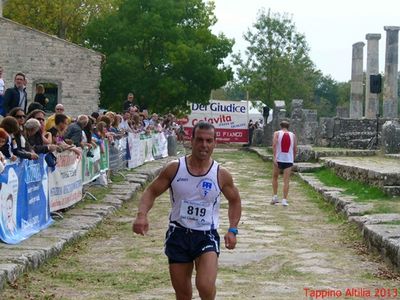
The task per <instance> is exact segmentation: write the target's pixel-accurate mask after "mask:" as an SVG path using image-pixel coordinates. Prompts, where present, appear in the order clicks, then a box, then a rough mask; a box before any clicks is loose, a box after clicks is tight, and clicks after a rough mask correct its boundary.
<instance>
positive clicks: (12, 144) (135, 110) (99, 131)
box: [0, 67, 181, 171]
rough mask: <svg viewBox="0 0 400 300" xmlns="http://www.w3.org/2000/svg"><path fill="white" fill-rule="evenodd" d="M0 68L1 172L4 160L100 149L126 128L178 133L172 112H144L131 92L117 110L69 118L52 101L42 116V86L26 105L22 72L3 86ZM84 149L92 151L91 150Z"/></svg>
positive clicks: (121, 133)
mask: <svg viewBox="0 0 400 300" xmlns="http://www.w3.org/2000/svg"><path fill="white" fill-rule="evenodd" d="M2 73H3V69H2V68H1V67H0V115H1V116H3V119H2V120H1V122H0V162H1V163H0V171H2V170H1V169H4V166H5V163H6V159H8V160H10V161H15V160H17V159H18V158H20V159H29V160H35V159H38V154H40V153H44V154H46V153H49V152H54V151H59V152H62V151H65V150H71V151H74V152H75V153H76V155H77V156H80V155H82V153H83V152H82V149H89V150H90V149H91V148H93V147H100V150H101V152H104V140H105V139H107V140H108V141H109V142H110V143H111V144H112V143H113V141H114V140H115V139H118V138H121V137H123V136H124V135H126V134H128V133H129V132H132V133H143V134H152V133H153V132H164V133H165V135H166V136H169V135H172V134H175V133H177V134H178V135H179V134H181V133H180V128H179V126H178V125H177V124H176V118H175V116H174V115H172V114H167V115H165V116H162V117H160V116H159V115H158V114H156V113H153V114H151V115H149V114H148V111H147V109H140V107H139V105H138V104H137V103H135V95H134V93H129V94H128V96H127V99H126V101H125V102H123V105H122V107H121V112H112V111H107V112H104V113H102V114H100V113H98V112H93V113H92V114H91V115H79V116H77V117H76V118H73V117H71V116H69V115H68V112H67V111H65V107H64V106H63V105H62V104H57V105H56V106H55V113H54V114H52V115H50V116H47V115H46V104H47V103H48V99H47V98H46V96H45V89H44V86H43V85H38V86H37V87H36V95H35V98H34V101H33V102H32V103H31V104H29V105H28V99H27V93H26V90H25V88H26V85H27V79H26V77H25V75H24V74H23V73H17V74H16V75H15V77H14V86H13V87H9V88H7V89H6V85H5V83H4V80H3V79H2ZM87 153H88V156H90V155H91V151H88V152H87Z"/></svg>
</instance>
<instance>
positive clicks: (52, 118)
mask: <svg viewBox="0 0 400 300" xmlns="http://www.w3.org/2000/svg"><path fill="white" fill-rule="evenodd" d="M55 110H56V112H55V113H54V114H52V115H51V116H50V117H48V118H47V121H46V127H45V128H46V131H49V129H50V128H52V127H54V125H55V122H54V121H55V117H56V115H58V114H64V110H65V109H64V105H62V104H61V103H59V104H57V105H56V107H55ZM67 119H68V125H69V124H71V121H72V119H71V117H69V116H67Z"/></svg>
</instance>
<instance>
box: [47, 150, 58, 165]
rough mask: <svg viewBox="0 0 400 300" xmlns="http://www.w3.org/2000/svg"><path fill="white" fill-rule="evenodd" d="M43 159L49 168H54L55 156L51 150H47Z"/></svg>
mask: <svg viewBox="0 0 400 300" xmlns="http://www.w3.org/2000/svg"><path fill="white" fill-rule="evenodd" d="M44 160H45V161H46V163H47V166H48V167H50V168H55V167H56V165H57V157H56V156H55V155H54V154H53V152H49V153H47V154H46V155H45V157H44Z"/></svg>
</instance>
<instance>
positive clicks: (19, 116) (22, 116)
mask: <svg viewBox="0 0 400 300" xmlns="http://www.w3.org/2000/svg"><path fill="white" fill-rule="evenodd" d="M15 117H16V118H17V119H25V118H26V116H25V115H16V116H15Z"/></svg>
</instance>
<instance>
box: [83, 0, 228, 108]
mask: <svg viewBox="0 0 400 300" xmlns="http://www.w3.org/2000/svg"><path fill="white" fill-rule="evenodd" d="M213 11H214V3H213V2H208V3H207V4H206V3H203V1H201V0H126V1H123V3H122V4H121V6H120V7H119V9H118V10H117V11H116V12H115V13H113V14H110V15H108V16H104V17H101V18H98V19H96V20H94V21H93V22H91V23H90V24H89V26H88V30H87V40H88V42H89V44H90V45H91V46H92V47H93V48H94V49H96V50H99V51H100V52H102V53H104V54H106V56H107V59H106V62H105V66H104V68H103V72H102V82H101V86H100V89H101V92H102V95H101V104H102V105H103V106H105V107H110V108H113V109H116V110H120V109H121V106H122V101H123V100H124V98H125V97H126V93H127V92H128V91H130V90H134V91H135V93H136V95H137V96H138V98H141V99H142V102H144V103H140V104H141V105H145V106H147V107H148V108H149V109H151V110H155V111H158V112H165V111H173V112H174V111H175V112H176V111H180V110H187V109H188V106H187V102H188V101H189V102H198V103H207V101H208V100H209V97H210V92H211V90H212V89H217V88H220V87H221V86H223V85H224V84H225V83H226V82H227V81H228V80H229V79H230V78H231V77H232V72H231V69H230V68H229V67H226V66H224V65H223V59H224V58H225V57H226V56H227V55H228V54H229V53H230V52H231V51H232V45H233V41H232V40H229V39H227V38H226V37H225V36H224V35H222V34H221V35H219V36H216V35H214V34H212V33H211V30H210V27H211V26H212V25H213V24H215V22H216V18H215V16H214V13H213Z"/></svg>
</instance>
